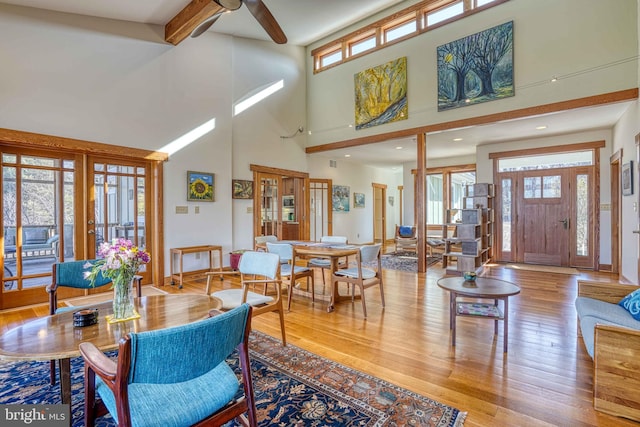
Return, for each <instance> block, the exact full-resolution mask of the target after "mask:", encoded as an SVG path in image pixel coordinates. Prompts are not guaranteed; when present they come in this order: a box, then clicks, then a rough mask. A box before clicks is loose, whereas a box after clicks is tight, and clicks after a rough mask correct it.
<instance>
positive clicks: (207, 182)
mask: <svg viewBox="0 0 640 427" xmlns="http://www.w3.org/2000/svg"><path fill="white" fill-rule="evenodd" d="M214 193H215V181H214V174H212V173H208V172H194V171H187V201H189V202H213V201H214Z"/></svg>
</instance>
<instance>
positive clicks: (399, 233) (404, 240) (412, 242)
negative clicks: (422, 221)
mask: <svg viewBox="0 0 640 427" xmlns="http://www.w3.org/2000/svg"><path fill="white" fill-rule="evenodd" d="M394 243H395V246H396V249H395V251H396V252H398V249H403V250H407V249H408V250H412V251H416V252H417V251H418V230H417V229H416V227H415V226H413V225H396V234H395V237H394Z"/></svg>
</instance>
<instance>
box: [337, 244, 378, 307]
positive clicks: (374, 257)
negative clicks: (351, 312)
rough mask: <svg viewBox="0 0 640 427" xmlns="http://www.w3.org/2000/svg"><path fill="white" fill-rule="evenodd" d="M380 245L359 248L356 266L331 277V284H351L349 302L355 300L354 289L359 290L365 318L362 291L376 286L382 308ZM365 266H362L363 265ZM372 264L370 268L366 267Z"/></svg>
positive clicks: (338, 271)
mask: <svg viewBox="0 0 640 427" xmlns="http://www.w3.org/2000/svg"><path fill="white" fill-rule="evenodd" d="M381 247H382V245H381V244H379V243H378V244H375V245H365V246H362V247H360V251H359V252H358V253H357V254H356V266H355V267H352V266H349V267H348V268H343V269H339V270H337V271H335V272H334V273H333V274H332V275H331V281H332V283H335V282H346V283H350V284H351V288H352V289H351V301H352V302H353V300H354V298H355V288H356V287H358V288H359V289H360V299H361V300H362V312H363V313H364V318H365V319H366V318H367V305H366V303H365V299H364V293H365V292H364V290H365V289H367V288H370V287H372V286H376V285H378V287H379V288H380V300H381V302H382V307H384V286H383V283H382V260H381V258H380V249H381ZM363 264H364V265H367V266H364V265H363ZM371 264H374V266H373V267H372V268H370V267H368V265H371Z"/></svg>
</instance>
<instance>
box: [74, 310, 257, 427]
mask: <svg viewBox="0 0 640 427" xmlns="http://www.w3.org/2000/svg"><path fill="white" fill-rule="evenodd" d="M251 311H252V309H251V307H250V306H249V305H248V304H243V305H241V306H239V307H236V308H235V309H233V310H230V311H228V312H226V313H220V314H217V313H216V314H214V315H213V316H212V317H209V318H206V319H203V320H200V321H196V322H194V323H189V324H186V325H181V326H176V327H172V328H165V329H159V330H154V331H146V332H129V333H128V334H127V335H125V336H124V337H123V338H121V339H120V342H119V348H118V356H117V360H115V361H114V360H112V359H110V358H109V357H107V356H106V355H105V354H104V353H102V351H100V350H99V349H98V348H97V347H96V346H95V345H94V344H92V343H90V342H83V343H81V344H80V353H81V354H82V357H83V358H84V362H85V363H84V388H85V390H84V391H85V392H84V395H85V396H84V402H85V403H84V417H85V418H84V421H85V426H87V427H93V426H94V424H95V419H96V418H97V417H100V416H102V415H105V414H106V413H107V412H108V413H110V414H111V416H112V417H113V419H114V420H115V421H116V423H117V425H118V426H122V427H130V426H183V425H184V426H188V425H215V426H221V425H224V424H225V423H227V422H228V421H231V420H233V419H236V418H239V417H244V418H242V422H243V423H244V424H247V425H249V426H252V427H255V426H256V425H257V416H256V407H255V401H254V391H253V383H252V378H251V364H250V360H249V332H250V328H251ZM234 351H237V354H238V358H239V362H240V363H239V366H240V371H241V373H240V376H241V382H242V389H243V393H238V389H239V385H240V384H239V383H238V381H239V380H238V377H237V376H236V373H235V372H234V370H233V369H232V368H231V367H230V366H229V365H228V364H227V358H229V357H230V356H231V355H232V354H233V353H234ZM96 395H97V396H98V397H99V398H100V399H99V400H97V399H96ZM245 413H246V417H245V415H244V414H245Z"/></svg>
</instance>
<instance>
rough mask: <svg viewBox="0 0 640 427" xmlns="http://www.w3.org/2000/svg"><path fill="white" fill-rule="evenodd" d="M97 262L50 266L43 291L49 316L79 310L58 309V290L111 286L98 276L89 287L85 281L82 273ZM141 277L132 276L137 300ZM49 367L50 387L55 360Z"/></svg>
mask: <svg viewBox="0 0 640 427" xmlns="http://www.w3.org/2000/svg"><path fill="white" fill-rule="evenodd" d="M95 261H97V260H95V259H90V260H79V261H67V262H56V263H54V264H53V266H52V273H51V284H50V285H48V286H47V287H46V288H45V289H46V291H47V293H48V294H49V314H57V313H62V312H65V311H71V310H79V309H80V307H73V306H71V307H58V289H59V288H75V289H85V290H88V289H92V288H99V287H103V286H105V285H110V284H111V279H109V278H107V277H104V276H103V275H102V274H99V275H98V276H97V277H96V280H95V283H94V284H93V286H92V285H91V280H88V279H85V277H84V273H85V272H87V271H89V270H90V268H91V265H92V264H93V263H94V262H95ZM141 282H142V277H141V276H134V283H135V286H136V292H137V296H138V298H140V297H141V296H142V287H141V286H142V285H141ZM50 365H51V374H50V376H51V378H50V382H51V385H54V384H55V383H56V364H55V360H52V361H50Z"/></svg>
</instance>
